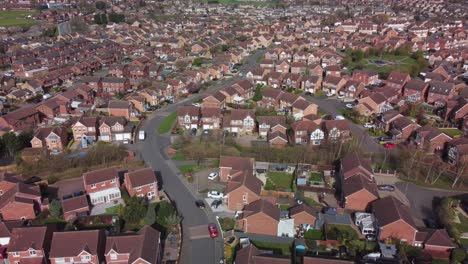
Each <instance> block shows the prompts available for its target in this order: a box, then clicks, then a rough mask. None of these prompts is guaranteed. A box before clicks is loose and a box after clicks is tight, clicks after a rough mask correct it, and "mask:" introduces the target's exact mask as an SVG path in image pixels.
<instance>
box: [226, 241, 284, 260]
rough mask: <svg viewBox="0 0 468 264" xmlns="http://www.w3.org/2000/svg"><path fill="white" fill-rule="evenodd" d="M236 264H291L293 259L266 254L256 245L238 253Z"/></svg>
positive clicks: (268, 252) (246, 247)
mask: <svg viewBox="0 0 468 264" xmlns="http://www.w3.org/2000/svg"><path fill="white" fill-rule="evenodd" d="M235 263H236V264H262V263H263V264H267V263H271V264H289V263H291V259H290V258H289V257H286V256H280V255H275V254H272V253H271V251H267V252H264V251H262V250H259V249H258V248H257V247H256V246H255V245H253V244H248V245H247V246H245V247H243V248H241V249H240V250H239V251H237V253H236V261H235Z"/></svg>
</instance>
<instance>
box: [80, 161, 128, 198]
mask: <svg viewBox="0 0 468 264" xmlns="http://www.w3.org/2000/svg"><path fill="white" fill-rule="evenodd" d="M83 182H84V186H85V190H86V193H87V194H88V195H89V198H90V201H91V204H93V205H96V204H102V203H111V202H113V201H117V200H119V199H120V182H119V171H118V170H117V169H116V168H106V169H100V170H95V171H90V172H87V173H85V174H83Z"/></svg>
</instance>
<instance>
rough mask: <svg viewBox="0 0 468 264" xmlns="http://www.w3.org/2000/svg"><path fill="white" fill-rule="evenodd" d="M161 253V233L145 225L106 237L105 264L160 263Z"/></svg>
mask: <svg viewBox="0 0 468 264" xmlns="http://www.w3.org/2000/svg"><path fill="white" fill-rule="evenodd" d="M162 253H163V252H162V249H161V233H160V232H159V231H158V230H156V229H154V228H152V227H151V226H148V225H146V226H144V227H143V228H141V229H140V230H139V231H138V232H136V233H125V234H122V235H117V236H109V237H107V238H106V248H105V251H104V256H105V258H106V263H107V264H118V263H129V264H138V263H154V264H160V263H161V259H162V256H163V254H162Z"/></svg>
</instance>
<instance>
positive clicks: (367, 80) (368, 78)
mask: <svg viewBox="0 0 468 264" xmlns="http://www.w3.org/2000/svg"><path fill="white" fill-rule="evenodd" d="M352 79H353V80H354V81H357V82H361V83H363V84H364V85H370V84H375V83H376V81H377V80H378V79H379V74H378V73H377V72H376V71H373V70H355V71H353V77H352Z"/></svg>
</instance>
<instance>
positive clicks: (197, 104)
mask: <svg viewBox="0 0 468 264" xmlns="http://www.w3.org/2000/svg"><path fill="white" fill-rule="evenodd" d="M192 105H193V106H196V107H200V104H199V103H192Z"/></svg>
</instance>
